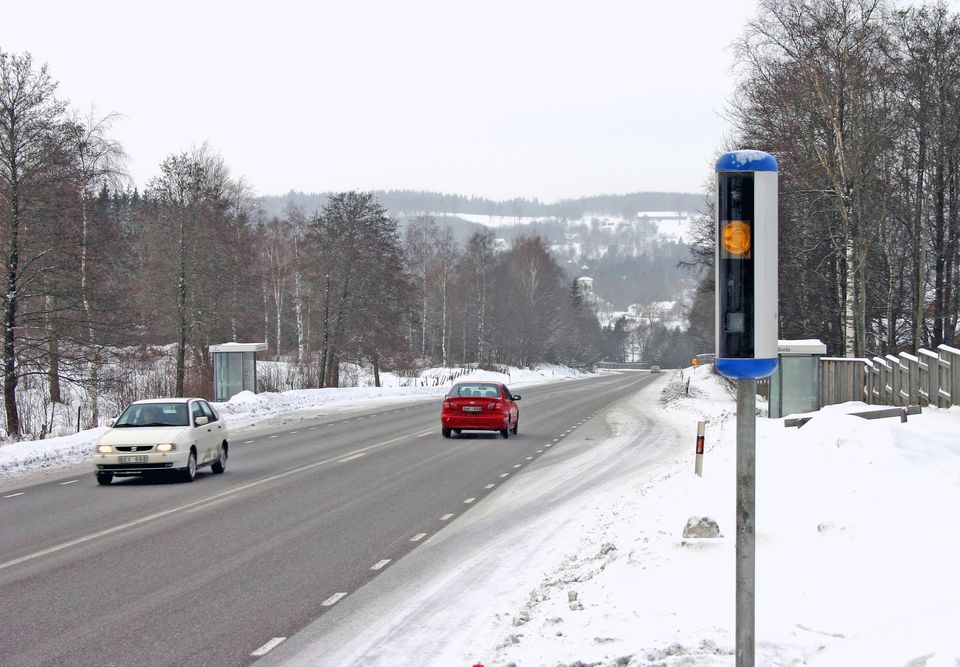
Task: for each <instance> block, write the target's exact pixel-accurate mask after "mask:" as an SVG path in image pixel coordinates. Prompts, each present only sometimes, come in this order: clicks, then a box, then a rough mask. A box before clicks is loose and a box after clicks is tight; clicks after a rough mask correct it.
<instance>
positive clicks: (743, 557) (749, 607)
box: [736, 380, 757, 667]
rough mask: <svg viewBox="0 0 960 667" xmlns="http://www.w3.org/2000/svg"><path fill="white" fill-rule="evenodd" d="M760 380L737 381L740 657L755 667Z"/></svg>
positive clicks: (739, 664)
mask: <svg viewBox="0 0 960 667" xmlns="http://www.w3.org/2000/svg"><path fill="white" fill-rule="evenodd" d="M756 450H757V381H756V380H737V629H736V634H737V646H736V648H737V659H736V667H753V664H754V647H755V637H754V628H755V624H756V616H755V613H754V601H755V595H754V592H755V573H756V538H755V534H754V529H755V511H756V496H757V494H756V481H757V480H756V460H757V457H756Z"/></svg>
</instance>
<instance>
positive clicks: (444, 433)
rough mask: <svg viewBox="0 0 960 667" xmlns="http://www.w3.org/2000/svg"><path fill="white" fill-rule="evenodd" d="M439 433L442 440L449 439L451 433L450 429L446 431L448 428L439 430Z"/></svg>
mask: <svg viewBox="0 0 960 667" xmlns="http://www.w3.org/2000/svg"><path fill="white" fill-rule="evenodd" d="M440 432H441V433H442V434H443V437H444V438H449V437H450V432H451V431H450V429H448V428H441V429H440Z"/></svg>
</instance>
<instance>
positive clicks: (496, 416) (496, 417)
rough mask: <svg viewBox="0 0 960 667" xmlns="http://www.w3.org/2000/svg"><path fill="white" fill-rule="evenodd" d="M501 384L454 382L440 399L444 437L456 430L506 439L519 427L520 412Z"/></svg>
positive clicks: (507, 390) (456, 432)
mask: <svg viewBox="0 0 960 667" xmlns="http://www.w3.org/2000/svg"><path fill="white" fill-rule="evenodd" d="M519 400H520V397H519V396H515V395H513V394H512V393H510V390H509V389H507V385H505V384H503V383H502V382H487V381H478V382H458V383H457V384H455V385H453V387H452V388H451V389H450V391H449V392H447V395H446V396H445V397H444V398H443V410H442V411H441V412H440V427H441V432H442V433H443V437H444V438H449V437H450V434H451V433H453V434H456V435H460V431H500V435H502V436H503V437H504V438H509V437H510V434H511V433H513V434H514V435H516V433H517V428H518V427H519V425H520V410H519V408H517V404H516V403H515V401H519Z"/></svg>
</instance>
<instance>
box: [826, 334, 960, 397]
mask: <svg viewBox="0 0 960 667" xmlns="http://www.w3.org/2000/svg"><path fill="white" fill-rule="evenodd" d="M847 401H863V402H865V403H869V404H870V405H896V406H909V405H929V406H933V407H939V408H947V407H950V406H951V405H954V404H956V403H960V350H958V349H957V348H955V347H950V346H949V345H940V346H939V347H937V350H936V351H935V352H934V351H931V350H924V349H921V350H920V351H919V352H917V354H909V353H907V352H901V353H900V354H898V355H896V356H894V355H892V354H888V355H886V356H885V357H872V358H869V359H867V358H849V357H848V358H844V357H824V358H822V359H821V360H820V405H833V404H836V403H845V402H847Z"/></svg>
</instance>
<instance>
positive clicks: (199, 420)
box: [193, 417, 210, 426]
mask: <svg viewBox="0 0 960 667" xmlns="http://www.w3.org/2000/svg"><path fill="white" fill-rule="evenodd" d="M208 421H210V419H209V417H197V418H196V419H194V420H193V423H194V424H196V425H197V426H204V425H206V423H207V422H208Z"/></svg>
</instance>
